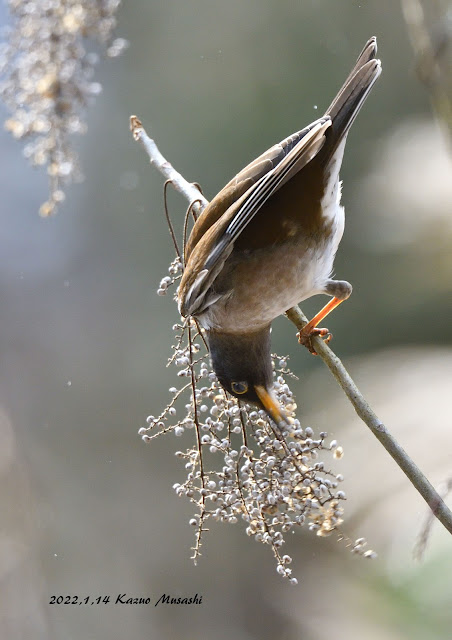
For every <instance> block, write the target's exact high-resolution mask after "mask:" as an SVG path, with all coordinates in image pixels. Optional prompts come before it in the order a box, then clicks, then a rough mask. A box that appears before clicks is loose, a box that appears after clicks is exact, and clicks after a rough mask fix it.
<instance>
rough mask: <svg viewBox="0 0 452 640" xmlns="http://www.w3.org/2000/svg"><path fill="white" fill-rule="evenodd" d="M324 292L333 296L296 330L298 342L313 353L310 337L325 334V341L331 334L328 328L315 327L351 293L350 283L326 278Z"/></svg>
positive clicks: (327, 340) (329, 338) (314, 353)
mask: <svg viewBox="0 0 452 640" xmlns="http://www.w3.org/2000/svg"><path fill="white" fill-rule="evenodd" d="M324 291H325V293H327V294H329V295H332V296H334V297H333V299H332V300H330V301H329V302H328V303H327V304H326V305H325V306H324V307H323V308H322V309H320V311H319V312H318V313H317V314H316V315H315V316H314V317H313V318H312V320H310V322H308V324H307V325H305V326H304V327H303V329H302V330H301V331H299V332H298V335H297V337H298V342H299V343H300V344H302V345H303V346H305V347H306V348H307V349H308V350H309V351H310V352H311V353H312V354H313V355H315V356H316V355H317V353H316V351H315V349H314V347H313V345H312V340H311V338H312V337H313V336H326V339H325V342H329V341H330V340H331V338H332V337H333V335H332V334H331V333H330V332H329V331H328V329H325V328H320V327H317V325H318V324H319V322H321V321H322V320H323V318H325V317H326V316H327V315H328V314H329V313H331V312H332V311H333V309H335V308H336V307H338V306H339V305H340V304H341V302H343V301H344V300H347V298H349V297H350V295H351V293H352V285H351V284H350V283H349V282H346V281H345V280H328V282H327V285H326V287H325V290H324Z"/></svg>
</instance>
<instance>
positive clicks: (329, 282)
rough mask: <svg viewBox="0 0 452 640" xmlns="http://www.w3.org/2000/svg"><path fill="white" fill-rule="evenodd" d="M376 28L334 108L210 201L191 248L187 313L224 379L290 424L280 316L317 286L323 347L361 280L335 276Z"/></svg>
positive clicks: (184, 284) (185, 285) (181, 296)
mask: <svg viewBox="0 0 452 640" xmlns="http://www.w3.org/2000/svg"><path fill="white" fill-rule="evenodd" d="M376 54H377V41H376V38H375V37H372V38H370V39H369V40H368V42H367V43H366V45H365V47H364V49H363V50H362V52H361V53H360V55H359V57H358V59H357V61H356V63H355V65H354V67H353V69H352V70H351V72H350V74H349V76H348V77H347V79H346V80H345V82H344V84H343V86H342V87H341V89H340V91H339V93H338V94H337V96H336V97H335V98H334V100H333V102H332V103H331V105H330V106H329V108H328V109H327V111H326V112H325V115H324V116H323V117H321V118H319V119H317V120H315V121H314V122H312V123H311V124H309V125H308V126H307V127H304V128H303V129H301V130H300V131H297V132H295V133H293V134H292V135H290V136H288V137H287V138H285V139H284V140H282V141H281V142H279V143H278V144H275V145H274V146H272V147H271V148H270V149H268V150H267V151H265V152H264V153H263V154H262V155H260V156H259V157H258V158H256V159H255V160H253V161H252V162H251V163H250V164H248V165H247V166H246V167H245V168H244V169H243V170H242V171H240V172H239V173H238V174H237V175H236V176H235V177H234V178H233V179H232V180H230V181H229V182H228V183H227V184H226V186H225V187H224V188H223V189H221V191H220V192H219V193H218V194H217V195H216V196H215V197H214V198H213V199H212V200H211V201H210V203H209V204H208V205H207V206H206V208H205V209H204V210H203V212H202V213H201V215H200V216H199V217H198V219H197V220H196V222H195V224H194V226H193V228H192V230H191V233H190V236H189V238H188V241H187V242H186V246H185V249H184V256H183V258H184V265H185V266H184V270H183V274H182V278H181V282H180V285H179V288H178V294H177V296H178V307H179V312H180V314H181V316H183V317H185V318H190V317H192V318H194V319H195V320H196V321H197V322H198V324H199V325H200V327H201V328H202V329H203V334H204V335H205V336H206V338H207V344H208V348H209V352H210V358H211V362H212V367H213V371H214V372H215V374H216V376H217V379H218V381H219V383H220V384H221V386H222V387H223V389H225V390H226V391H227V392H228V393H229V394H231V395H232V396H234V397H236V398H238V399H239V400H242V401H245V402H249V403H251V404H253V405H256V406H257V407H258V408H259V409H263V410H264V411H265V412H266V414H267V415H268V416H269V417H270V418H271V419H272V420H273V421H274V422H275V423H276V424H277V425H280V426H281V425H283V424H288V422H289V420H288V416H287V415H286V413H285V412H284V410H283V409H282V407H281V405H280V403H279V402H278V399H277V397H276V393H275V391H274V383H273V371H272V360H271V341H270V333H271V324H272V321H273V320H274V319H275V318H276V317H277V316H279V315H282V314H284V313H285V312H286V311H287V310H288V309H290V308H291V307H293V306H295V305H296V304H298V303H300V302H302V301H303V300H306V299H307V298H310V297H311V296H313V295H316V294H327V295H329V296H332V299H331V300H330V301H329V302H328V303H327V304H326V305H325V306H324V307H323V308H322V309H321V310H320V311H319V313H317V314H316V315H315V316H314V317H313V318H312V320H311V321H310V322H309V323H308V324H307V325H306V326H305V327H304V328H303V329H302V330H301V331H300V332H299V334H298V338H299V341H300V342H301V343H302V344H305V345H306V346H307V347H308V348H309V349H310V350H311V351H312V352H313V353H314V354H315V351H314V349H313V347H312V343H311V337H312V336H313V335H321V336H326V338H328V330H327V329H324V328H319V327H318V326H317V325H318V324H319V323H320V322H321V321H322V320H323V318H324V317H325V316H326V315H327V314H328V313H330V312H331V311H332V310H333V309H334V308H335V307H337V306H338V305H339V304H340V303H341V302H343V301H344V300H346V299H347V298H348V297H349V296H350V294H351V292H352V286H351V284H350V283H348V282H346V281H345V280H334V279H332V278H331V273H332V270H333V261H334V257H335V254H336V251H337V249H338V246H339V242H340V240H341V238H342V235H343V232H344V208H343V206H342V205H341V203H340V200H341V182H340V180H339V170H340V167H341V164H342V158H343V155H344V147H345V142H346V139H347V135H348V132H349V130H350V127H351V125H352V124H353V122H354V120H355V118H356V116H357V114H358V112H359V111H360V109H361V107H362V106H363V103H364V102H365V100H366V98H367V97H368V95H369V93H370V91H371V89H372V87H373V85H374V83H375V82H376V80H377V79H378V77H379V75H380V73H381V69H382V67H381V62H380V60H378V59H377V58H376Z"/></svg>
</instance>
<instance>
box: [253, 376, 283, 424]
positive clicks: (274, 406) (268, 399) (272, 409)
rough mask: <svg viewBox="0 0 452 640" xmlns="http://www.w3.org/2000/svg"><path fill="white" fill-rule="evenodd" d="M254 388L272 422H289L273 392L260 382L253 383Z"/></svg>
mask: <svg viewBox="0 0 452 640" xmlns="http://www.w3.org/2000/svg"><path fill="white" fill-rule="evenodd" d="M254 388H255V390H256V393H257V397H258V398H259V400H260V401H261V403H262V406H263V407H264V409H265V411H266V412H267V413H268V415H269V416H270V418H271V419H272V420H273V421H274V422H276V424H277V425H280V424H281V423H283V424H284V425H288V424H290V423H289V420H288V417H287V416H286V414H285V413H284V411H283V410H282V409H281V406H280V404H279V402H278V400H277V399H276V398H275V396H274V394H273V393H272V392H271V391H268V390H267V389H266V388H265V387H264V386H262V385H260V384H256V385H254Z"/></svg>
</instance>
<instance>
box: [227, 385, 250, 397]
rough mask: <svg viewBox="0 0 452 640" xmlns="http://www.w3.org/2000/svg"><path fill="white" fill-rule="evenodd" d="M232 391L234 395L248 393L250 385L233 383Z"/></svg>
mask: <svg viewBox="0 0 452 640" xmlns="http://www.w3.org/2000/svg"><path fill="white" fill-rule="evenodd" d="M231 389H232V390H233V392H234V393H238V394H239V395H241V394H242V393H246V392H247V391H248V383H247V382H231Z"/></svg>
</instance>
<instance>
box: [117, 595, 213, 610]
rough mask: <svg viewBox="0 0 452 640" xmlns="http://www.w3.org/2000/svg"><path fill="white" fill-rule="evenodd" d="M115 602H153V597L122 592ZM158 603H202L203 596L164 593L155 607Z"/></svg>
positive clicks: (155, 604)
mask: <svg viewBox="0 0 452 640" xmlns="http://www.w3.org/2000/svg"><path fill="white" fill-rule="evenodd" d="M115 604H151V598H133V597H129V596H128V594H127V593H120V594H118V596H117V598H116V601H115ZM158 604H202V596H200V595H198V594H197V593H195V595H194V596H191V597H189V598H188V597H183V596H176V597H174V596H171V595H170V594H168V595H167V594H166V593H164V594H163V595H161V596H160V598H159V599H158V600H157V602H155V603H154V607H156V606H157V605H158Z"/></svg>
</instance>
